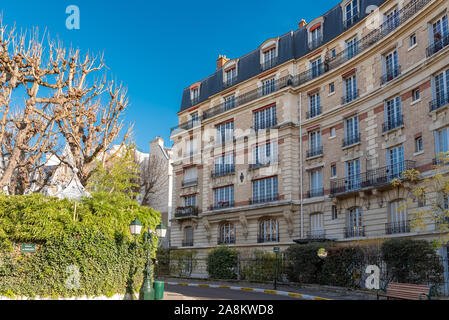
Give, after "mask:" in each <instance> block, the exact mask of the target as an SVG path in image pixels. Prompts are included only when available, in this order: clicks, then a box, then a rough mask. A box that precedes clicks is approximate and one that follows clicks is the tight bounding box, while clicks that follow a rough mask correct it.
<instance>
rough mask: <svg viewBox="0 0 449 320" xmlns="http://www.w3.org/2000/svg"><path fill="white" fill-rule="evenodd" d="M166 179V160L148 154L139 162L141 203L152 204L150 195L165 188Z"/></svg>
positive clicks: (152, 195) (144, 204)
mask: <svg viewBox="0 0 449 320" xmlns="http://www.w3.org/2000/svg"><path fill="white" fill-rule="evenodd" d="M168 179H169V177H168V161H167V160H165V159H163V158H161V157H158V156H156V155H154V154H150V156H149V158H148V160H146V161H144V162H143V163H142V164H141V169H140V183H139V184H140V186H141V196H142V201H141V204H142V205H143V206H150V205H153V204H152V203H151V200H152V197H154V196H155V195H156V194H157V193H159V192H161V190H164V191H165V190H166V187H167V185H168Z"/></svg>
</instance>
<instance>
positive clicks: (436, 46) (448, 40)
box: [426, 34, 449, 58]
mask: <svg viewBox="0 0 449 320" xmlns="http://www.w3.org/2000/svg"><path fill="white" fill-rule="evenodd" d="M447 46H449V34H447V35H445V36H443V37H442V38H441V39H440V40H437V41H434V42H433V43H432V44H431V45H430V46H429V47H428V48H427V49H426V52H427V57H428V58H429V57H431V56H433V55H434V54H435V53H437V52H439V51H441V50H443V49H444V48H445V47H447Z"/></svg>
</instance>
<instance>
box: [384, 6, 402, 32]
mask: <svg viewBox="0 0 449 320" xmlns="http://www.w3.org/2000/svg"><path fill="white" fill-rule="evenodd" d="M399 21H400V20H399V11H398V9H397V8H396V9H394V10H393V11H390V12H389V13H388V14H386V15H385V17H384V22H385V25H386V27H387V28H388V30H393V29H395V28H397V27H398V26H399Z"/></svg>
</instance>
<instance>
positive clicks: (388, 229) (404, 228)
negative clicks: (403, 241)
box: [385, 221, 410, 234]
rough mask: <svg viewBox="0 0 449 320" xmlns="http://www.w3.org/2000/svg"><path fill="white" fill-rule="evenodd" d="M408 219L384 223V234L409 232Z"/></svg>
mask: <svg viewBox="0 0 449 320" xmlns="http://www.w3.org/2000/svg"><path fill="white" fill-rule="evenodd" d="M409 232H410V221H398V222H390V223H386V224H385V233H386V234H398V233H409Z"/></svg>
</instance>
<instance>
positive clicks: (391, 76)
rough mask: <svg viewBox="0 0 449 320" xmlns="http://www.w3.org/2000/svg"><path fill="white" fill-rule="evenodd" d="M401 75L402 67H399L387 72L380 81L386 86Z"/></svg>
mask: <svg viewBox="0 0 449 320" xmlns="http://www.w3.org/2000/svg"><path fill="white" fill-rule="evenodd" d="M400 75H401V66H397V67H396V68H394V69H393V70H389V71H387V72H386V74H384V75H383V76H382V77H381V78H380V81H381V83H382V85H384V84H386V83H387V82H390V81H392V80H394V79H396V78H397V77H399V76H400Z"/></svg>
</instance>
